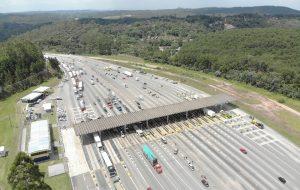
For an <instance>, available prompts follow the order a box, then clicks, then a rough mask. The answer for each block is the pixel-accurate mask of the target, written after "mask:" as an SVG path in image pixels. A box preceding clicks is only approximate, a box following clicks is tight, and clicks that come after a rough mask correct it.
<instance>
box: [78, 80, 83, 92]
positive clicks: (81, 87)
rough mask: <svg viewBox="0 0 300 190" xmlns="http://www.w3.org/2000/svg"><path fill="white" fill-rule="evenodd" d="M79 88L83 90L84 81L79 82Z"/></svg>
mask: <svg viewBox="0 0 300 190" xmlns="http://www.w3.org/2000/svg"><path fill="white" fill-rule="evenodd" d="M78 90H79V91H83V82H82V81H79V82H78Z"/></svg>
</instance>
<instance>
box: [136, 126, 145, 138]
mask: <svg viewBox="0 0 300 190" xmlns="http://www.w3.org/2000/svg"><path fill="white" fill-rule="evenodd" d="M133 128H134V130H135V132H136V134H138V135H139V136H140V137H142V136H144V132H143V130H142V129H140V128H139V127H138V126H137V125H134V126H133Z"/></svg>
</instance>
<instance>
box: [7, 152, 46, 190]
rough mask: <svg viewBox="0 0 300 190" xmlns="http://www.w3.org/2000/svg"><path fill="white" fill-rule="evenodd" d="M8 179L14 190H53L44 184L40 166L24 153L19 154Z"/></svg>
mask: <svg viewBox="0 0 300 190" xmlns="http://www.w3.org/2000/svg"><path fill="white" fill-rule="evenodd" d="M7 179H8V183H9V184H10V185H11V187H12V189H18V190H27V189H30V190H40V189H43V190H51V187H50V186H49V185H48V184H46V183H45V182H44V174H43V173H41V172H40V171H39V166H38V165H35V164H34V162H33V160H32V159H31V157H29V156H28V155H27V154H26V153H24V152H20V153H18V154H17V156H16V158H15V160H14V162H13V164H12V166H11V168H10V173H9V174H8V177H7Z"/></svg>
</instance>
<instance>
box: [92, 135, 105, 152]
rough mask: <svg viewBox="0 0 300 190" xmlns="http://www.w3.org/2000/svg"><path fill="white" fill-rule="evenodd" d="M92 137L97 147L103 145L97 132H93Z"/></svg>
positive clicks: (100, 147)
mask: <svg viewBox="0 0 300 190" xmlns="http://www.w3.org/2000/svg"><path fill="white" fill-rule="evenodd" d="M93 137H94V141H95V143H96V146H97V148H99V149H102V148H103V145H102V142H101V138H100V135H99V133H93Z"/></svg>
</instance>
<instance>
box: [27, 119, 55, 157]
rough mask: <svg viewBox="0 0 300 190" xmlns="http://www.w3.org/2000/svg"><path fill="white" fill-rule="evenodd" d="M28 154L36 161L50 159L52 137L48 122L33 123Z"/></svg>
mask: <svg viewBox="0 0 300 190" xmlns="http://www.w3.org/2000/svg"><path fill="white" fill-rule="evenodd" d="M27 153H28V154H29V155H30V156H31V157H32V159H33V160H35V161H38V160H43V159H48V158H49V156H50V153H51V137H50V128H49V123H48V120H40V121H35V122H32V123H31V127H30V138H29V142H28V149H27Z"/></svg>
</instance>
